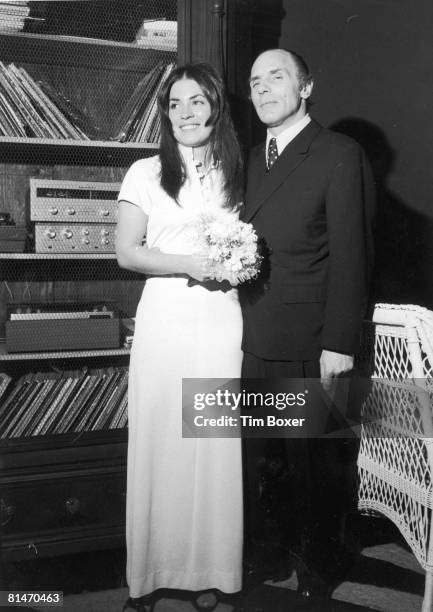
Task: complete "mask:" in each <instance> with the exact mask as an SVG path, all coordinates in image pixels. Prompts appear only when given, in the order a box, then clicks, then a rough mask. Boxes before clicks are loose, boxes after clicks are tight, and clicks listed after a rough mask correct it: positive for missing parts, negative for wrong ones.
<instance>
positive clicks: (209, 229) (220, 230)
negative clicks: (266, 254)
mask: <svg viewBox="0 0 433 612" xmlns="http://www.w3.org/2000/svg"><path fill="white" fill-rule="evenodd" d="M192 230H193V233H194V236H193V239H194V242H195V244H196V245H197V247H198V249H199V250H200V251H203V252H205V253H207V255H208V257H209V259H210V260H211V262H212V263H213V264H214V266H213V267H214V269H215V279H216V280H218V281H220V282H221V281H223V280H228V281H229V282H230V283H231V284H232V285H238V284H239V283H243V282H245V281H248V280H251V279H253V278H256V276H257V275H258V273H259V270H260V264H261V261H262V259H263V258H262V257H261V255H260V254H259V252H258V249H257V234H256V232H255V231H254V229H253V226H252V225H251V224H250V223H244V222H243V221H240V220H239V219H238V218H237V217H235V215H232V214H211V213H206V214H202V215H199V216H198V217H197V219H196V221H195V223H193V227H192Z"/></svg>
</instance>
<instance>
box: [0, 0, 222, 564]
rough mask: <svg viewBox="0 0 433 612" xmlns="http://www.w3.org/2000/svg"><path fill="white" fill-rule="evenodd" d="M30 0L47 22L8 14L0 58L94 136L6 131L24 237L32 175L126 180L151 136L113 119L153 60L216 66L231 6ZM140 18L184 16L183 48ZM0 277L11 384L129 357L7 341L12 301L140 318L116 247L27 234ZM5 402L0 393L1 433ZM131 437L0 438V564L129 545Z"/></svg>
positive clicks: (0, 368) (92, 432)
mask: <svg viewBox="0 0 433 612" xmlns="http://www.w3.org/2000/svg"><path fill="white" fill-rule="evenodd" d="M32 4H33V5H39V9H40V10H42V9H43V10H44V11H45V13H44V14H45V16H46V17H47V20H48V21H47V24H48V25H47V27H46V29H45V30H44V27H40V28H38V31H36V32H32V31H30V32H10V31H6V32H2V31H1V21H0V61H1V62H3V63H4V65H8V64H10V63H13V64H14V65H15V66H18V67H19V68H24V69H25V70H26V71H27V73H28V74H30V75H31V78H32V79H34V81H35V82H39V81H44V82H47V83H49V86H50V87H52V88H53V89H54V90H56V91H57V92H59V93H60V94H61V95H62V96H63V98H65V99H67V100H68V101H69V102H70V103H71V104H73V106H74V107H75V108H78V109H79V111H80V112H82V113H84V114H85V115H86V117H87V118H88V119H89V121H90V122H92V123H93V124H94V125H95V126H97V133H98V136H97V138H96V139H95V138H94V137H93V138H91V139H89V140H72V139H69V138H57V137H50V138H47V137H43V138H42V137H38V136H35V135H32V136H31V135H28V134H26V136H11V135H3V136H0V211H4V212H6V213H9V214H10V216H11V217H12V219H13V220H14V222H15V223H16V224H17V225H25V226H26V227H27V228H28V229H29V231H30V232H32V227H33V225H32V222H31V219H30V214H29V181H30V178H31V177H38V178H48V179H68V180H79V181H102V182H120V181H121V180H122V178H123V175H124V173H125V171H126V169H127V168H128V167H129V165H130V164H131V163H132V162H133V161H134V160H136V159H139V158H141V157H144V156H148V155H152V154H154V153H155V152H156V151H157V144H155V142H151V143H148V142H118V141H116V140H113V137H114V136H115V134H114V133H113V125H114V124H116V122H117V120H118V117H119V114H120V113H121V111H122V109H123V108H124V107H125V105H126V104H127V102H128V100H129V99H130V98H131V96H132V94H133V92H134V90H135V88H136V87H137V84H138V83H139V82H140V80H141V79H142V78H143V76H144V75H145V74H146V73H147V72H148V71H150V70H151V69H152V68H153V67H154V66H155V65H156V64H157V63H158V62H162V63H164V64H166V63H168V62H176V61H179V62H180V63H183V62H185V61H188V60H211V61H212V62H213V63H214V64H217V65H219V66H222V61H221V59H220V58H221V57H222V54H221V41H222V36H223V33H224V31H225V25H224V24H225V21H224V20H225V19H226V18H227V16H226V14H224V13H223V8H224V7H223V3H222V2H211V1H210V0H178V1H176V0H163V1H162V2H161V1H157V0H148V1H147V2H145V1H143V0H140V1H139V0H126V1H125V2H124V3H123V2H122V5H123V8H124V11H123V13H122V11H120V13H119V10H115V11H114V13H113V15H111V17H110V14H111V13H110V10H108V9H111V8H112V7H113V5H115V6H118V4H120V3H113V2H110V1H109V0H107V1H106V2H104V1H101V0H98V1H94V2H93V1H90V2H86V3H84V2H75V1H72V2H68V3H58V2H40V3H32ZM60 4H61V5H62V6H61V7H60V9H61V10H60V12H59V5H60ZM66 5H67V11H66V13H65V12H63V15H62V14H61V13H62V11H63V9H64V8H65V6H66ZM56 7H57V8H56ZM56 10H57V13H56ZM84 10H85V11H87V13H86V14H85V15H83V14H82V11H84ZM92 10H93V12H92ZM98 10H99V13H98ZM89 11H90V12H89ZM98 16H99V18H100V20H101V21H102V22H101V23H99V22H97V21H96V19H97V17H98ZM119 19H120V21H121V23H120V24H119ZM122 19H123V21H122ZM146 19H148V20H154V19H158V20H159V19H167V20H170V21H173V20H176V21H177V24H178V25H177V32H178V36H177V45H178V46H177V52H173V51H167V50H164V49H162V50H158V49H151V48H149V49H148V48H144V47H142V46H140V45H137V44H136V42H135V41H134V36H136V34H135V33H136V32H138V30H139V28H140V26H141V25H142V24H143V22H144V21H145V20H146ZM92 20H94V21H93V22H92ZM79 24H81V27H82V28H83V30H84V31H83V32H82V33H81V32H80V31H79V29H78V27H79ZM122 37H123V38H122ZM0 279H1V281H0V374H1V373H4V374H7V375H8V376H11V377H12V383H11V387H13V383H14V382H16V381H17V380H18V379H19V378H20V377H22V376H25V375H26V373H29V372H61V371H64V370H78V369H85V368H88V369H89V370H92V369H93V368H107V367H110V366H111V367H115V366H119V367H122V366H123V367H124V366H125V365H127V360H128V355H129V352H128V350H127V349H125V348H123V347H120V346H119V348H118V349H110V350H86V351H64V350H62V347H61V345H60V346H59V350H58V351H53V352H48V353H47V352H43V351H41V352H34V351H33V352H32V353H14V354H10V353H7V352H6V350H5V347H4V336H5V323H6V320H7V316H8V314H7V305H8V303H10V302H42V303H57V302H58V303H61V302H71V301H74V302H91V301H98V302H104V301H107V300H113V301H114V302H115V303H116V305H117V306H118V307H119V308H120V309H121V311H122V312H123V313H125V315H127V316H133V315H134V313H135V308H136V305H137V302H138V299H139V296H140V293H141V289H142V286H143V282H144V281H143V279H142V278H141V277H140V276H139V275H134V274H130V273H125V272H124V271H121V270H120V269H119V268H118V266H117V262H116V260H115V256H114V254H99V255H92V254H86V253H74V254H59V253H58V254H56V253H50V254H48V255H47V254H40V253H35V252H34V245H33V243H32V242H31V241H30V242H29V246H28V248H27V250H26V252H25V253H0ZM7 397H8V395H7V393H6V395H4V396H3V397H2V398H0V435H1V431H2V427H3V426H4V423H5V419H6V416H5V414H4V413H3V412H2V402H6V401H7ZM18 408H19V402H18V403H17V404H16V409H18ZM2 421H3V423H2ZM126 446H127V430H126V428H125V427H124V428H122V429H116V428H114V429H105V430H98V429H92V428H89V430H85V429H84V430H82V431H68V430H66V431H65V432H63V433H57V434H55V433H52V432H51V433H49V434H45V435H21V436H10V437H9V436H6V437H1V438H0V453H1V470H0V520H1V525H2V531H1V533H2V537H1V546H2V556H3V559H4V560H5V561H16V560H20V559H29V558H36V557H43V556H52V555H61V554H67V553H71V552H78V551H84V550H96V549H104V548H111V547H117V546H121V545H123V538H124V517H125V492H126Z"/></svg>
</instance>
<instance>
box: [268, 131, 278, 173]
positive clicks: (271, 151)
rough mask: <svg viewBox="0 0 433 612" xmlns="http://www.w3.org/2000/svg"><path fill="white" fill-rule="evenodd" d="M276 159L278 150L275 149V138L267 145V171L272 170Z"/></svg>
mask: <svg viewBox="0 0 433 612" xmlns="http://www.w3.org/2000/svg"><path fill="white" fill-rule="evenodd" d="M277 159H278V149H277V140H276V138H271V139H270V141H269V144H268V166H267V170H268V172H269V170H270V169H271V168H272V166H273V165H274V164H275V162H276V161H277Z"/></svg>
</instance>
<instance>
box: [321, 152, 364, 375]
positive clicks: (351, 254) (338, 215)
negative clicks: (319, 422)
mask: <svg viewBox="0 0 433 612" xmlns="http://www.w3.org/2000/svg"><path fill="white" fill-rule="evenodd" d="M373 213H374V182H373V178H372V174H371V170H370V166H369V163H368V161H367V159H366V157H365V154H364V152H363V150H362V149H361V148H360V147H359V146H358V145H357V144H356V143H355V142H350V141H347V142H345V143H343V144H342V146H341V148H340V147H339V148H338V149H337V153H336V155H335V163H334V168H333V172H332V175H331V177H330V181H329V185H328V189H327V193H326V214H327V227H328V244H329V259H328V283H327V293H326V307H325V315H324V325H323V332H322V348H323V353H322V358H321V369H322V371H323V375H324V377H326V376H327V375H330V376H336V375H338V374H339V373H342V372H344V371H347V370H348V369H350V367H351V366H352V365H353V354H354V353H356V351H357V350H358V346H359V339H360V331H361V324H362V319H363V316H364V312H365V308H366V305H367V299H368V289H369V281H370V273H371V267H372V259H373V248H372V244H373V238H372V219H373ZM349 366H350V367H349Z"/></svg>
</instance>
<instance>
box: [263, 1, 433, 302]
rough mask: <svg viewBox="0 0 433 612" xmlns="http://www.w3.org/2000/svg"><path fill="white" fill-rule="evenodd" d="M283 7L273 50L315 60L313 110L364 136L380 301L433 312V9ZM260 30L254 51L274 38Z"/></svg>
mask: <svg viewBox="0 0 433 612" xmlns="http://www.w3.org/2000/svg"><path fill="white" fill-rule="evenodd" d="M266 4H267V3H266V2H265V0H263V2H258V5H259V6H260V5H262V6H265V5H266ZM280 8H281V9H282V15H283V16H282V18H280V32H277V30H276V29H275V27H274V28H273V32H274V44H278V43H279V45H280V46H282V47H286V48H292V49H295V50H297V51H298V52H300V53H301V54H302V55H303V56H304V57H305V58H306V59H307V62H308V63H309V64H310V68H311V70H312V72H313V74H314V76H315V89H314V92H313V100H314V105H313V107H312V111H311V112H312V114H314V116H315V117H316V118H317V119H318V120H319V121H320V122H321V123H322V124H323V125H326V126H331V127H333V128H335V129H338V130H341V131H343V132H346V133H347V134H349V135H352V136H353V137H355V138H356V139H358V140H359V141H360V142H361V144H363V146H364V147H365V149H366V150H367V153H368V155H369V157H370V159H371V162H372V165H373V169H374V172H375V175H376V180H377V185H378V194H379V204H378V218H377V270H376V277H375V289H374V290H375V296H374V297H375V298H376V299H377V300H383V301H390V302H392V301H395V302H413V303H418V304H423V305H427V306H429V307H433V44H432V23H433V3H432V2H431V0H415V1H412V2H409V0H320V1H317V0H281V3H280ZM257 31H258V32H259V31H260V24H259V23H258V25H257ZM263 32H264V39H265V38H266V37H267V38H268V40H266V42H265V43H264V44H262V43H261V42H260V40H259V38H260V37H257V35H256V39H255V40H256V45H257V46H258V48H257V50H258V51H260V46H262V48H263V47H264V46H268V45H269V42H271V41H270V40H269V30H267V31H265V30H263ZM277 34H279V40H277V39H276V36H277Z"/></svg>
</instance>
